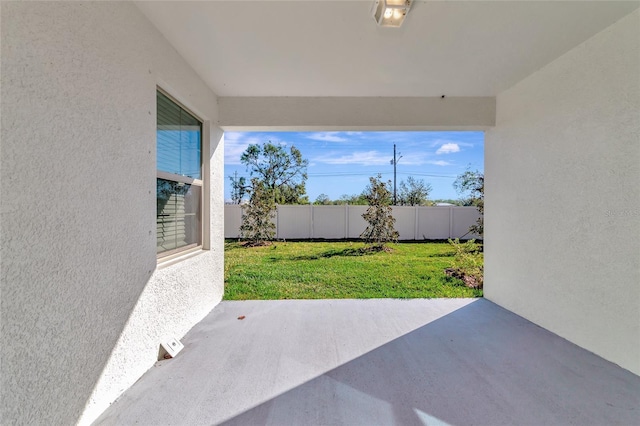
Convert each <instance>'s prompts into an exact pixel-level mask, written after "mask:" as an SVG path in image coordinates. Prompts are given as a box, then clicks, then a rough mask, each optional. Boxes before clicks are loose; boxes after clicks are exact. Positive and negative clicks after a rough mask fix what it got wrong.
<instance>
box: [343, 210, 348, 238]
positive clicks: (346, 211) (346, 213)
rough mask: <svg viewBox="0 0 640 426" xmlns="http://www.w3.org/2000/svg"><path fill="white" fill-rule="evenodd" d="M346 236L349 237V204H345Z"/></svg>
mask: <svg viewBox="0 0 640 426" xmlns="http://www.w3.org/2000/svg"><path fill="white" fill-rule="evenodd" d="M344 214H345V216H346V217H345V219H344V237H345V238H349V204H345V205H344Z"/></svg>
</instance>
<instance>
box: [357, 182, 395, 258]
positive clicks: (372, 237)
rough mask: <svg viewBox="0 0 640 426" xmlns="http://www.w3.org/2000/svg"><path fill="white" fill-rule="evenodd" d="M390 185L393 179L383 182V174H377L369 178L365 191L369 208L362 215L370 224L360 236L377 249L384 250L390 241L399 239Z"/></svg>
mask: <svg viewBox="0 0 640 426" xmlns="http://www.w3.org/2000/svg"><path fill="white" fill-rule="evenodd" d="M390 187H391V181H388V182H383V181H382V176H381V175H377V176H376V177H370V178H369V185H368V186H367V189H366V190H365V192H364V195H365V197H366V199H367V201H368V204H369V208H368V209H367V211H366V212H364V214H363V215H362V217H363V218H364V220H366V221H367V223H368V225H367V228H366V229H365V230H364V232H363V233H362V234H360V238H364V240H365V241H366V242H367V243H368V244H369V245H370V246H371V248H373V249H375V250H383V249H384V248H385V246H386V244H387V243H388V242H396V241H398V232H397V231H396V230H395V227H394V223H395V222H396V220H395V219H394V217H393V215H392V209H391V196H392V193H391V191H390V190H389V188H390Z"/></svg>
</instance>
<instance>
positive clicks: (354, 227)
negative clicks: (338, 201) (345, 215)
mask: <svg viewBox="0 0 640 426" xmlns="http://www.w3.org/2000/svg"><path fill="white" fill-rule="evenodd" d="M345 207H346V208H347V209H348V210H349V235H348V237H349V238H360V234H362V233H363V232H364V230H365V229H367V221H366V220H364V219H363V218H362V215H363V214H364V212H366V211H367V208H368V207H369V206H345Z"/></svg>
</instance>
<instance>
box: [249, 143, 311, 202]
mask: <svg viewBox="0 0 640 426" xmlns="http://www.w3.org/2000/svg"><path fill="white" fill-rule="evenodd" d="M240 162H242V164H244V165H245V166H246V167H247V171H249V172H250V174H251V176H252V177H257V178H258V180H259V181H260V182H261V184H262V185H263V186H264V190H265V191H267V192H269V193H270V194H272V196H273V200H274V202H276V203H279V204H306V203H307V202H308V200H307V198H306V197H305V192H306V189H305V182H306V180H307V165H308V164H309V161H308V160H305V159H304V158H302V153H301V152H300V150H298V149H297V148H296V147H295V146H293V145H292V146H291V147H290V148H289V152H287V150H286V149H285V148H284V147H283V146H281V145H274V144H272V143H271V142H268V143H265V144H263V145H257V144H256V145H249V146H248V147H247V150H246V151H245V152H244V153H243V154H242V156H241V157H240Z"/></svg>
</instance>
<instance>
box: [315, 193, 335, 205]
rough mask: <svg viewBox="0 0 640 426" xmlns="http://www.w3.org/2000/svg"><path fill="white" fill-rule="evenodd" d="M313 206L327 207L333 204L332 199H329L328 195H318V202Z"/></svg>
mask: <svg viewBox="0 0 640 426" xmlns="http://www.w3.org/2000/svg"><path fill="white" fill-rule="evenodd" d="M313 204H316V205H320V206H326V205H329V204H331V199H330V198H329V196H328V195H327V194H320V195H318V197H317V198H316V200H315V201H314V202H313Z"/></svg>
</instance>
